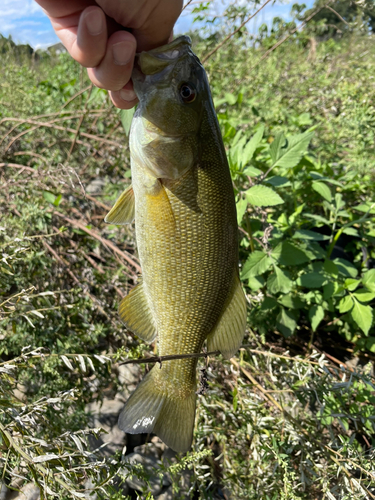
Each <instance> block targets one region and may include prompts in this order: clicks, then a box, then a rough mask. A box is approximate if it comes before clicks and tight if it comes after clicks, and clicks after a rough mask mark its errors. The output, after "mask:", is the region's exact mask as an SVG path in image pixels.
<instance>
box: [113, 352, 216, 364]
mask: <svg viewBox="0 0 375 500" xmlns="http://www.w3.org/2000/svg"><path fill="white" fill-rule="evenodd" d="M218 354H220V351H211V352H194V353H191V354H168V355H166V356H151V357H150V358H143V359H127V360H126V361H123V362H122V363H120V365H130V364H136V365H140V364H143V363H144V364H151V363H162V362H164V361H171V360H173V359H190V358H207V356H217V355H218Z"/></svg>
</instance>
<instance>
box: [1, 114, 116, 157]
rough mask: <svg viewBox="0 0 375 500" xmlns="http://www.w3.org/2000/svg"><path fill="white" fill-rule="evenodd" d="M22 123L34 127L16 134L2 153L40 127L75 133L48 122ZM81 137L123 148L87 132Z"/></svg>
mask: <svg viewBox="0 0 375 500" xmlns="http://www.w3.org/2000/svg"><path fill="white" fill-rule="evenodd" d="M74 118H78V117H74ZM9 120H11V119H10V118H9ZM22 122H23V123H27V124H29V125H35V127H33V128H31V129H28V130H24V131H23V132H21V134H18V136H16V137H15V138H14V139H12V141H10V143H9V144H8V145H7V146H6V147H5V150H4V153H5V152H6V151H8V149H9V148H10V147H11V146H12V144H13V143H14V142H15V141H16V140H17V139H19V138H20V137H22V136H23V135H25V134H28V133H29V132H32V131H34V130H36V129H37V128H41V127H46V128H53V129H55V130H61V131H63V132H70V133H72V134H75V132H76V130H74V129H73V128H68V127H62V126H60V125H53V124H52V123H50V122H36V121H34V120H22ZM81 135H82V136H83V137H86V138H87V139H92V140H94V141H98V142H102V143H106V144H109V145H111V146H116V147H117V148H123V144H120V143H119V142H116V141H111V140H109V139H105V138H104V137H100V136H98V135H94V134H88V133H87V132H81ZM77 142H78V141H77Z"/></svg>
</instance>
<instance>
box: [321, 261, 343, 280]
mask: <svg viewBox="0 0 375 500" xmlns="http://www.w3.org/2000/svg"><path fill="white" fill-rule="evenodd" d="M323 267H324V270H325V272H326V273H328V274H331V275H332V276H337V275H338V274H339V270H338V269H337V266H336V264H335V263H334V262H332V260H325V261H324V264H323Z"/></svg>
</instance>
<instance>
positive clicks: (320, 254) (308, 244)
mask: <svg viewBox="0 0 375 500" xmlns="http://www.w3.org/2000/svg"><path fill="white" fill-rule="evenodd" d="M298 248H300V249H301V250H302V251H304V252H305V253H306V255H307V256H308V257H309V259H310V260H315V259H324V258H325V256H326V252H325V251H324V250H323V248H322V247H321V246H320V245H319V244H318V243H316V241H300V242H298Z"/></svg>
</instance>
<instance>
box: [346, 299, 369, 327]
mask: <svg viewBox="0 0 375 500" xmlns="http://www.w3.org/2000/svg"><path fill="white" fill-rule="evenodd" d="M350 314H351V316H352V318H353V320H354V321H355V322H356V323H357V325H358V326H359V328H360V329H361V330H362V331H363V333H364V334H365V335H367V334H368V332H369V330H370V328H371V325H372V308H371V307H370V306H364V305H363V304H361V303H360V302H358V300H354V307H353V309H352V311H351V313H350Z"/></svg>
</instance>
